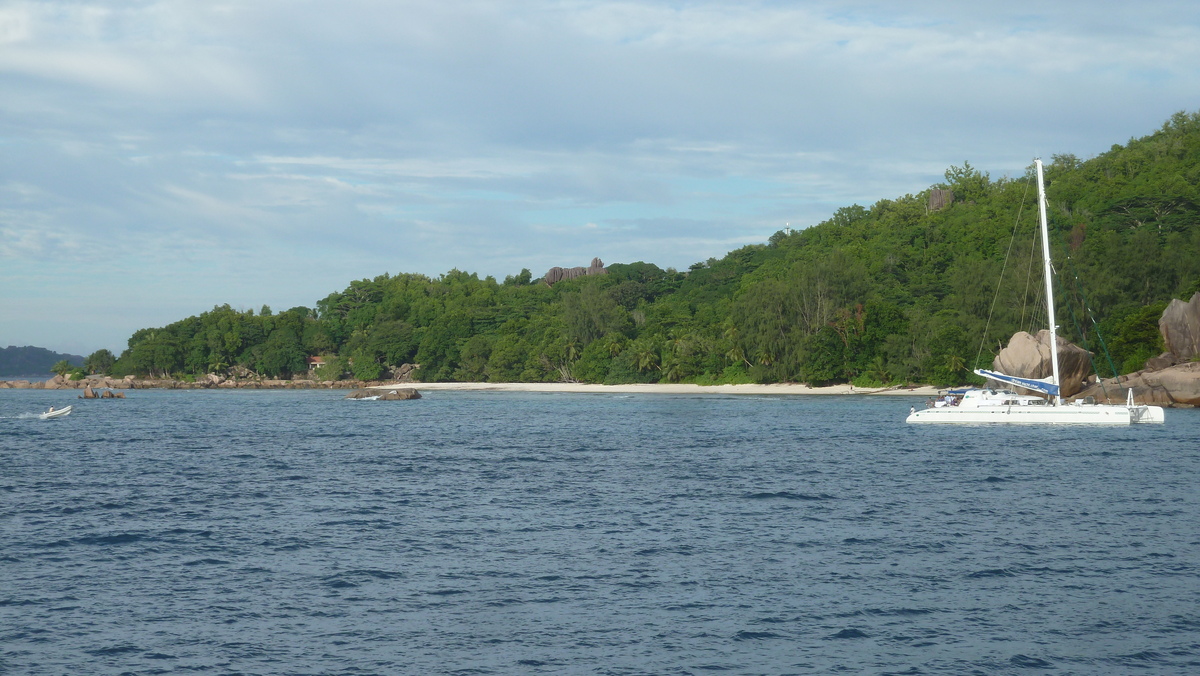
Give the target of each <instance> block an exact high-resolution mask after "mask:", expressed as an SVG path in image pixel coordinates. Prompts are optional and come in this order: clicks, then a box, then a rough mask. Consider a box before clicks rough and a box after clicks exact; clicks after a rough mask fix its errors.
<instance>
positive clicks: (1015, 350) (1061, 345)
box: [992, 329, 1092, 397]
mask: <svg viewBox="0 0 1200 676" xmlns="http://www.w3.org/2000/svg"><path fill="white" fill-rule="evenodd" d="M1056 338H1057V339H1058V340H1057V342H1058V372H1059V389H1060V390H1061V392H1062V396H1064V397H1069V396H1071V395H1073V394H1075V393H1076V392H1079V391H1080V390H1082V389H1083V383H1084V380H1085V379H1086V378H1087V376H1088V373H1090V372H1091V370H1092V366H1091V361H1090V353H1089V352H1088V351H1087V350H1085V349H1083V348H1081V347H1079V346H1078V345H1075V344H1074V343H1070V342H1068V341H1067V340H1064V339H1063V337H1062V336H1056ZM992 368H994V369H995V370H997V371H999V372H1001V373H1004V374H1006V375H1010V376H1017V377H1020V378H1048V377H1050V376H1051V375H1053V373H1054V368H1053V366H1052V365H1051V363H1050V331H1048V330H1046V329H1042V330H1041V331H1038V334H1037V337H1036V338H1035V337H1033V336H1031V335H1029V334H1028V333H1026V332H1024V331H1018V332H1017V333H1014V334H1013V337H1012V338H1011V339H1009V341H1008V347H1005V348H1004V349H1003V350H1000V353H999V354H997V355H996V358H995V359H994V360H993V361H992Z"/></svg>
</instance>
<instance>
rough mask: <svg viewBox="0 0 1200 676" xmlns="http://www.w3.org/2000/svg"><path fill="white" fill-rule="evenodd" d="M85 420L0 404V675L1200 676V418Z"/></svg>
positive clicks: (756, 413) (332, 401) (321, 402)
mask: <svg viewBox="0 0 1200 676" xmlns="http://www.w3.org/2000/svg"><path fill="white" fill-rule="evenodd" d="M74 394H75V393H74V392H68V393H63V392H55V391H50V392H45V391H38V390H20V391H16V390H14V391H3V392H0V672H4V673H11V674H542V673H545V674H711V673H729V674H829V673H847V674H1029V673H1053V674H1182V673H1200V495H1198V491H1197V476H1198V471H1200V411H1175V410H1171V411H1168V412H1167V424H1166V425H1163V426H1135V427H1130V428H1125V429H1073V428H1054V427H1050V428H1045V427H1042V428H1021V427H1013V428H1006V427H972V428H949V429H948V428H939V427H929V426H910V425H905V424H904V422H903V421H904V417H905V415H907V413H908V408H909V406H910V405H912V404H917V405H920V403H921V401H920V400H915V399H909V398H904V397H896V398H870V397H816V396H796V397H746V396H737V397H732V396H730V397H722V396H674V395H561V394H519V393H464V392H431V393H427V394H426V396H425V397H424V398H423V399H420V400H416V401H408V402H359V401H346V400H343V399H341V397H342V395H343V393H341V392H335V391H290V392H289V391H282V392H273V391H130V392H129V393H128V396H129V398H128V399H125V400H94V401H93V400H89V401H83V400H75V399H71V398H70V397H72V396H73V395H74ZM51 404H53V405H56V406H63V405H66V404H75V411H74V413H73V414H72V415H71V416H69V417H67V418H65V419H61V420H54V421H41V420H38V419H36V418H34V417H32V416H31V415H30V414H32V413H34V412H37V411H40V410H45V408H46V407H47V406H49V405H51Z"/></svg>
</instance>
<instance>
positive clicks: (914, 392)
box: [374, 383, 938, 397]
mask: <svg viewBox="0 0 1200 676" xmlns="http://www.w3.org/2000/svg"><path fill="white" fill-rule="evenodd" d="M397 387H410V388H413V389H415V390H418V391H422V390H424V391H438V390H455V391H473V392H562V393H574V394H629V393H639V392H640V393H644V394H758V395H762V394H856V395H857V394H862V395H879V394H882V395H904V396H910V397H929V396H933V395H936V394H937V391H938V390H937V388H935V387H930V386H927V385H923V386H920V387H914V388H912V389H909V388H907V387H894V388H893V387H884V388H879V389H863V388H861V387H851V386H850V385H830V386H828V387H809V386H808V385H803V384H779V385H672V384H661V383H659V384H654V385H588V384H584V383H397V384H394V385H376V386H374V389H382V390H394V389H396V388H397Z"/></svg>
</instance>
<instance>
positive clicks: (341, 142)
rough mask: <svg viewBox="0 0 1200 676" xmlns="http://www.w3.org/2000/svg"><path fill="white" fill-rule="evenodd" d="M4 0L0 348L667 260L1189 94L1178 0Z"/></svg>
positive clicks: (1150, 112) (928, 181)
mask: <svg viewBox="0 0 1200 676" xmlns="http://www.w3.org/2000/svg"><path fill="white" fill-rule="evenodd" d="M987 4H988V6H987V7H984V3H969V2H960V1H955V2H951V1H949V0H914V1H912V2H904V3H898V2H882V1H880V2H868V1H862V2H858V1H849V2H832V1H820V0H818V1H810V2H806V1H797V2H784V1H777V2H744V1H740V0H739V1H728V2H721V1H714V2H703V1H695V2H690V1H686V2H685V1H675V2H665V1H655V0H631V1H627V2H589V1H586V0H564V1H551V0H520V1H513V2H507V1H504V0H493V1H490V2H473V1H470V0H466V1H461V2H460V1H455V0H440V1H437V2H433V1H414V2H405V1H403V0H394V1H387V0H339V1H338V2H312V1H310V0H286V1H285V0H238V1H236V2H232V1H227V0H213V1H210V2H194V1H192V0H187V1H185V0H123V1H118V0H113V1H111V2H89V1H86V0H77V1H70V2H68V1H54V0H48V1H40V2H23V1H21V0H6V1H5V2H2V3H0V347H3V346H5V345H37V346H42V347H47V348H50V349H53V350H57V351H64V352H72V353H78V354H85V355H86V354H89V353H90V352H92V351H94V350H96V349H99V348H101V347H105V348H108V349H111V350H113V351H114V352H117V353H119V352H120V351H121V350H122V349H123V348H124V347H125V345H126V340H127V339H128V337H129V336H130V334H131V333H133V331H135V330H137V329H139V328H146V327H152V326H163V325H165V324H168V323H171V322H173V321H175V320H178V319H182V318H184V317H186V316H189V315H194V314H199V313H201V312H204V311H206V310H208V309H211V308H212V307H213V306H214V305H219V304H222V303H229V304H231V305H233V306H234V307H235V308H253V309H256V310H257V309H258V308H260V307H261V306H262V305H264V304H265V305H270V306H271V307H272V308H273V309H275V310H277V311H279V310H284V309H287V308H290V307H294V306H296V305H305V306H309V307H311V306H313V305H315V303H316V301H317V300H319V299H320V298H323V297H324V296H326V295H328V294H329V293H331V292H333V291H338V290H341V289H343V288H345V287H346V285H347V284H348V283H349V282H350V281H351V280H353V279H361V278H364V277H374V276H376V275H379V274H382V273H384V272H388V273H398V272H420V273H424V274H427V275H430V276H435V277H436V276H437V275H439V274H442V273H444V272H446V271H448V270H450V269H453V268H458V269H461V270H466V271H470V272H477V273H479V274H480V276H484V275H493V276H495V277H497V278H498V279H503V277H504V276H505V275H510V274H516V273H518V272H519V271H520V270H521V268H529V269H530V270H532V271H533V274H534V276H535V277H537V276H541V275H542V274H543V273H544V272H545V271H546V269H548V268H549V267H551V266H555V265H558V266H564V267H567V266H574V265H587V263H588V262H589V261H590V260H591V259H592V258H593V257H596V256H598V257H600V258H602V259H603V260H604V261H605V262H607V263H620V262H632V261H638V260H645V261H649V262H653V263H657V264H658V265H660V266H662V267H668V266H673V267H676V268H685V267H686V266H688V265H690V264H691V263H694V262H697V261H702V260H705V259H708V258H710V257H718V258H719V257H721V256H723V255H724V254H725V253H726V252H728V251H729V250H731V249H734V248H736V247H739V246H742V245H744V244H749V243H761V242H764V241H765V240H766V239H767V237H769V236H770V235H771V233H773V232H775V231H777V230H780V229H782V228H784V227H785V226H787V225H790V226H791V227H793V228H798V227H804V226H807V225H811V224H814V223H817V222H820V221H821V220H824V219H825V218H827V217H828V216H829V215H830V214H831V213H832V212H833V211H834V210H835V209H837V208H838V207H841V206H846V205H849V204H854V203H858V204H862V205H864V206H869V205H870V204H873V203H874V202H876V201H878V200H880V199H884V198H894V197H898V196H901V195H904V194H906V193H916V192H919V191H921V190H924V189H926V188H928V187H929V186H930V185H932V184H934V183H937V182H939V181H941V180H942V174H943V172H944V171H945V170H946V168H947V167H949V166H951V165H961V164H962V163H963V161H969V162H970V163H971V164H972V165H973V166H975V167H976V168H979V169H981V170H983V171H986V172H988V173H990V174H991V175H992V176H993V177H994V178H998V177H1000V176H1005V175H1010V176H1014V175H1021V174H1022V173H1023V171H1024V168H1025V167H1026V166H1027V165H1028V164H1029V163H1030V161H1031V160H1032V158H1034V157H1036V156H1043V157H1049V156H1050V155H1051V154H1055V153H1074V154H1076V155H1078V156H1080V157H1082V158H1087V157H1092V156H1094V155H1096V154H1098V153H1101V152H1104V151H1105V150H1107V149H1108V148H1109V147H1110V146H1111V145H1113V144H1114V143H1125V142H1126V141H1128V140H1129V139H1130V138H1133V137H1140V136H1144V135H1146V134H1149V133H1152V132H1153V131H1155V130H1156V129H1157V128H1158V127H1159V126H1161V125H1162V123H1163V122H1165V121H1166V120H1167V118H1168V117H1169V116H1170V115H1171V114H1173V113H1175V112H1177V111H1180V110H1187V111H1195V110H1197V109H1200V4H1198V3H1195V2H1194V0H1180V1H1177V2H1174V1H1159V0H1144V1H1143V2H1141V3H1127V2H1125V1H1123V0H1122V1H1121V2H1116V1H1110V0H1089V1H1079V2H1076V1H1074V0H1058V1H1055V2H1046V1H1044V0H1040V1H1038V2H1031V1H1027V0H1010V1H1008V2H1004V3H987Z"/></svg>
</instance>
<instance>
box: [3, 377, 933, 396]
mask: <svg viewBox="0 0 1200 676" xmlns="http://www.w3.org/2000/svg"><path fill="white" fill-rule="evenodd" d="M87 388H91V389H93V390H193V389H205V390H207V389H220V390H236V389H254V390H259V389H261V390H285V389H286V390H326V389H334V390H357V389H372V390H395V389H402V388H408V389H414V390H418V391H426V392H537V393H547V394H554V393H559V394H692V395H713V394H716V395H759V396H762V395H781V396H793V395H856V396H910V397H932V396H937V394H938V388H936V387H933V386H930V385H916V386H897V387H881V388H861V387H853V386H851V385H849V384H846V383H843V384H841V385H828V386H825V387H811V386H809V385H805V384H803V383H774V384H769V385H761V384H746V385H690V384H683V383H652V384H645V383H636V384H628V385H594V384H590V383H488V382H483V383H422V382H399V381H395V382H380V381H374V382H363V381H361V380H339V381H334V382H318V381H313V380H237V379H216V378H213V379H201V380H198V381H196V382H187V381H179V380H167V379H150V378H147V379H135V378H124V379H121V380H114V379H111V378H106V377H90V378H85V379H83V380H75V381H69V380H65V379H62V378H59V377H55V378H50V379H48V380H39V381H29V380H23V379H22V380H0V390H6V389H14V390H24V389H35V390H42V389H45V390H85V389H87Z"/></svg>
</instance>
